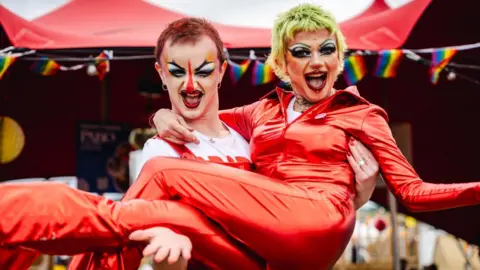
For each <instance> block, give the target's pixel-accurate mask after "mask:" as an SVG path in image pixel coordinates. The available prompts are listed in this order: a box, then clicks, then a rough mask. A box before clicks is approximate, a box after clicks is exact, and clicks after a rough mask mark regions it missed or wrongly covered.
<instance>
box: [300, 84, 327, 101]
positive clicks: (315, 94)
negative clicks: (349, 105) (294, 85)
mask: <svg viewBox="0 0 480 270" xmlns="http://www.w3.org/2000/svg"><path fill="white" fill-rule="evenodd" d="M331 90H332V88H331V87H328V88H327V87H324V88H322V89H321V90H313V89H310V88H309V87H308V86H307V89H306V91H305V94H306V95H305V97H304V98H306V99H307V100H308V101H309V102H312V103H317V102H320V101H322V100H323V99H325V98H327V97H328V96H329V93H330V91H331Z"/></svg>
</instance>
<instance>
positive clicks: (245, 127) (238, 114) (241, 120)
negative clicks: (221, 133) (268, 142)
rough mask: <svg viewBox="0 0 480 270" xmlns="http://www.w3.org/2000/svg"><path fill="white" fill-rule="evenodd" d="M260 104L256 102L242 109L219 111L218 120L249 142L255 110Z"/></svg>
mask: <svg viewBox="0 0 480 270" xmlns="http://www.w3.org/2000/svg"><path fill="white" fill-rule="evenodd" d="M261 102H262V101H257V102H255V103H252V104H249V105H245V106H242V107H236V108H232V109H228V110H221V111H220V113H219V116H220V120H222V121H223V122H224V123H225V124H227V125H228V126H229V127H231V128H233V130H235V131H236V132H238V133H239V134H240V135H242V137H243V138H245V140H247V141H249V140H250V138H251V137H252V130H253V127H254V119H255V113H256V109H257V108H258V106H259V104H260V103H261Z"/></svg>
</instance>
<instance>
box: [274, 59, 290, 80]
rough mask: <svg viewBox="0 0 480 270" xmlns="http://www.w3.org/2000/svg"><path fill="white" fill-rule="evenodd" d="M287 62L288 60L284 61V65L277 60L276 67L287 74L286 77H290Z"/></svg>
mask: <svg viewBox="0 0 480 270" xmlns="http://www.w3.org/2000/svg"><path fill="white" fill-rule="evenodd" d="M285 61H287V59H284V61H283V63H280V62H279V61H278V60H277V59H275V65H276V66H277V67H278V68H279V69H280V70H282V71H283V73H285V75H287V76H288V71H287V68H286V65H285Z"/></svg>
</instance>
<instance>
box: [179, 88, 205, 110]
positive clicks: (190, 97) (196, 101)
mask: <svg viewBox="0 0 480 270" xmlns="http://www.w3.org/2000/svg"><path fill="white" fill-rule="evenodd" d="M180 95H181V96H182V100H183V104H185V107H187V108H190V109H195V108H197V107H198V105H200V102H201V101H202V97H203V95H204V94H203V93H202V92H201V91H199V90H195V91H193V92H191V93H187V91H186V90H182V91H181V92H180Z"/></svg>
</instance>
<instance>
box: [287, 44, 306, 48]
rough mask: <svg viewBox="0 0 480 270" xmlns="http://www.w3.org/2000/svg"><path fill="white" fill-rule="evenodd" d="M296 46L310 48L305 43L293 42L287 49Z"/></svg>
mask: <svg viewBox="0 0 480 270" xmlns="http://www.w3.org/2000/svg"><path fill="white" fill-rule="evenodd" d="M297 46H302V47H307V48H309V49H310V46H308V45H307V44H305V43H295V44H293V45H292V46H290V47H289V49H292V48H293V47H297Z"/></svg>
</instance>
